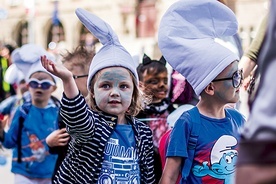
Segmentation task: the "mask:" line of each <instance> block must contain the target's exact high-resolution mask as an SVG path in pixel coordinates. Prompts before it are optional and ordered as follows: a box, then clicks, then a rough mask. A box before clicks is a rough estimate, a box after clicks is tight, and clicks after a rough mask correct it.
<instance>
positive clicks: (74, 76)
mask: <svg viewBox="0 0 276 184" xmlns="http://www.w3.org/2000/svg"><path fill="white" fill-rule="evenodd" d="M83 77H88V74H86V75H73V78H74V79H78V78H83Z"/></svg>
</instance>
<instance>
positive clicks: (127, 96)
mask: <svg viewBox="0 0 276 184" xmlns="http://www.w3.org/2000/svg"><path fill="white" fill-rule="evenodd" d="M133 90H134V85H133V80H132V78H131V75H130V73H129V71H128V70H127V69H125V68H122V67H110V68H105V69H103V70H101V71H100V73H99V75H98V78H97V81H96V83H95V85H94V95H95V101H96V104H97V107H98V108H99V109H101V110H102V111H104V112H106V113H109V114H113V115H117V116H120V115H121V116H124V115H125V112H126V111H127V110H128V108H129V106H130V104H131V100H132V95H133Z"/></svg>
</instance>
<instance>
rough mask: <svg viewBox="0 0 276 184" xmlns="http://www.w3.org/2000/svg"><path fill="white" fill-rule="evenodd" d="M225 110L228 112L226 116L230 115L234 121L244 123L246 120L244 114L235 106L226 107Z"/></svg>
mask: <svg viewBox="0 0 276 184" xmlns="http://www.w3.org/2000/svg"><path fill="white" fill-rule="evenodd" d="M225 111H226V113H227V114H228V116H230V117H231V118H233V119H234V120H236V121H239V122H241V123H244V122H245V121H246V118H245V116H244V115H243V114H242V113H240V112H239V111H238V110H237V109H235V108H226V109H225Z"/></svg>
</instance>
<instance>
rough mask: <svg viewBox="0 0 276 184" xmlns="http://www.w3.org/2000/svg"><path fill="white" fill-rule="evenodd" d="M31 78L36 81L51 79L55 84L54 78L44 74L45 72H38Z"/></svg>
mask: <svg viewBox="0 0 276 184" xmlns="http://www.w3.org/2000/svg"><path fill="white" fill-rule="evenodd" d="M30 78H36V79H50V80H51V81H53V82H54V80H53V77H52V76H51V75H50V74H48V73H46V72H43V71H37V72H34V73H33V74H32V75H31V76H30Z"/></svg>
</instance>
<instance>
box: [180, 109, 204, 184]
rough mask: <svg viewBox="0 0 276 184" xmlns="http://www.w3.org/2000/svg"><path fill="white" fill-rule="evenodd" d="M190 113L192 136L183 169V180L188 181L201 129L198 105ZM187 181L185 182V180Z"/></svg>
mask: <svg viewBox="0 0 276 184" xmlns="http://www.w3.org/2000/svg"><path fill="white" fill-rule="evenodd" d="M187 113H188V114H190V117H191V122H190V123H189V126H190V127H191V132H190V136H189V139H188V158H187V159H185V162H184V165H183V169H182V173H181V174H182V181H186V180H187V177H188V176H189V174H190V172H191V168H192V163H193V160H194V155H195V148H196V145H197V140H198V135H199V131H200V113H199V111H198V108H197V107H193V108H192V109H190V110H188V111H187ZM184 183H185V182H184Z"/></svg>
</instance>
